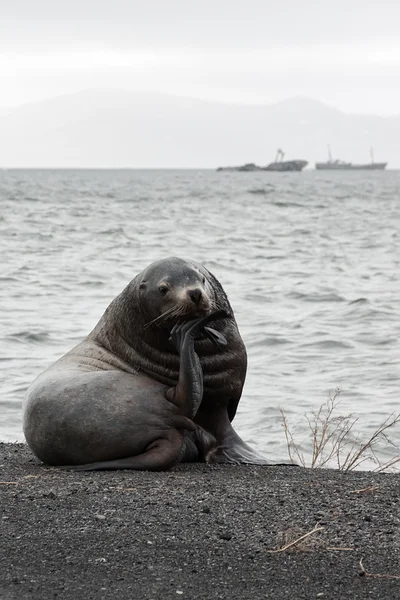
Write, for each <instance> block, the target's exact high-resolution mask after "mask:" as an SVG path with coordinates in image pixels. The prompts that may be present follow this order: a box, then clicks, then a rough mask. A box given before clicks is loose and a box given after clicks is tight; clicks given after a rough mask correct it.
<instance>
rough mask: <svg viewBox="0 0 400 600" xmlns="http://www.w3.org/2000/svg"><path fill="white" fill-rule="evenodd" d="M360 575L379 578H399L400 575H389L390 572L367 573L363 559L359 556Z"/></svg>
mask: <svg viewBox="0 0 400 600" xmlns="http://www.w3.org/2000/svg"><path fill="white" fill-rule="evenodd" d="M360 569H361V572H360V575H361V576H362V577H379V578H381V579H400V575H391V574H390V573H369V572H368V571H367V570H366V569H365V567H364V565H363V559H362V558H360Z"/></svg>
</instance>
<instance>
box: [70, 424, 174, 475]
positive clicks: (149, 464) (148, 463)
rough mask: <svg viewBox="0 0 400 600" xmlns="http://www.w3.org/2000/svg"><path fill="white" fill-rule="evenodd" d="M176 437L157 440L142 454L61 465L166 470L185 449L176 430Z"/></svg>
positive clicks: (74, 468)
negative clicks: (81, 463) (84, 463)
mask: <svg viewBox="0 0 400 600" xmlns="http://www.w3.org/2000/svg"><path fill="white" fill-rule="evenodd" d="M172 437H173V438H174V439H171V437H170V438H168V439H164V438H162V439H159V440H155V441H154V442H153V443H152V444H150V446H149V447H148V448H147V449H146V450H145V452H143V453H142V454H138V455H137V456H129V457H128V458H117V459H115V460H105V461H101V462H93V463H88V464H86V465H68V466H61V467H59V468H60V469H66V470H68V471H119V470H122V469H131V470H135V471H166V470H167V469H170V468H171V467H173V466H174V465H176V464H177V463H178V462H179V461H180V457H181V454H182V450H183V436H182V435H180V434H178V432H177V431H176V432H175V435H174V436H172Z"/></svg>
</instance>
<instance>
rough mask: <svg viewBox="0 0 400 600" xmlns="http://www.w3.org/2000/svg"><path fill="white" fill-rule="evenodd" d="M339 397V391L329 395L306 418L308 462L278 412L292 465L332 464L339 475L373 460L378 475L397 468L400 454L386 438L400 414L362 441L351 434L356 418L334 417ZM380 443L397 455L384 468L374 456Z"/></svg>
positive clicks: (346, 416) (390, 418)
mask: <svg viewBox="0 0 400 600" xmlns="http://www.w3.org/2000/svg"><path fill="white" fill-rule="evenodd" d="M339 394H340V390H339V389H336V390H335V393H334V395H333V396H332V395H330V396H329V399H328V400H327V401H326V402H324V403H323V404H322V405H321V406H320V407H319V409H318V410H317V411H313V412H312V415H311V417H310V416H308V415H305V418H306V420H307V423H308V428H309V430H310V432H311V440H312V453H311V458H310V459H309V460H306V458H305V456H304V454H303V452H302V450H301V447H300V445H299V444H298V443H296V442H295V440H294V438H293V434H292V432H291V430H290V427H289V423H288V419H287V417H286V415H285V413H284V411H283V410H282V409H280V412H281V416H282V426H283V429H284V433H285V438H286V444H287V448H288V454H289V458H290V460H291V462H292V463H295V462H298V463H300V464H301V465H302V466H303V467H311V468H313V469H314V468H323V467H326V466H328V465H331V464H332V462H335V463H336V465H337V468H338V469H339V470H341V471H352V470H354V469H357V468H358V467H360V466H361V465H362V463H363V462H364V461H366V460H372V461H373V462H375V464H378V467H377V468H376V469H375V471H378V472H381V471H385V470H387V469H389V468H393V467H394V466H395V465H397V464H399V466H400V450H399V449H398V448H397V447H396V446H395V445H394V444H393V443H392V442H391V440H390V439H389V437H388V435H387V431H388V429H390V428H393V427H394V426H395V425H398V424H399V423H400V414H397V415H396V414H394V413H392V414H391V415H389V416H388V417H387V418H386V419H385V420H384V421H383V423H382V424H381V425H380V426H379V427H378V428H377V429H376V430H375V431H374V432H373V434H372V435H371V436H370V438H369V439H367V440H366V441H363V440H361V439H360V435H359V434H356V435H355V434H354V432H353V430H354V427H355V425H356V423H357V422H358V417H354V415H352V414H348V415H340V414H336V411H337V408H338V405H339V404H340V400H339V399H338V397H339ZM382 441H384V442H385V443H386V444H387V445H392V446H393V447H394V448H396V451H397V452H398V453H399V454H397V455H396V456H394V457H392V458H391V459H390V460H388V461H387V462H386V463H384V464H382V463H381V462H380V461H379V459H378V457H377V455H376V452H375V447H376V445H377V444H378V443H379V442H382Z"/></svg>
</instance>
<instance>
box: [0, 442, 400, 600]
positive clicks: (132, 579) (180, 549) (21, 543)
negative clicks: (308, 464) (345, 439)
mask: <svg viewBox="0 0 400 600" xmlns="http://www.w3.org/2000/svg"><path fill="white" fill-rule="evenodd" d="M399 497H400V476H399V475H398V474H377V473H371V472H353V473H348V474H346V473H341V472H339V471H333V470H309V469H302V468H291V467H250V466H209V465H205V464H194V465H180V466H178V467H176V468H174V469H173V470H171V471H168V472H163V473H150V472H137V471H117V472H97V473H96V472H89V473H74V472H70V471H60V470H57V469H53V468H48V467H45V466H44V465H42V464H40V463H39V461H38V460H36V459H35V458H34V457H33V455H32V454H31V452H30V451H29V449H28V448H27V446H25V445H23V444H0V528H1V529H0V598H1V600H16V599H18V600H24V599H28V598H29V599H36V598H37V599H46V600H47V599H49V598H60V599H66V600H68V599H70V598H71V599H74V600H80V599H81V598H82V599H85V600H91V599H93V600H94V599H96V600H98V599H108V598H112V599H113V600H125V599H129V600H131V599H135V600H142V599H143V600H158V599H163V600H164V599H165V600H169V599H172V598H174V599H176V598H183V599H185V598H190V599H196V600H197V599H198V600H202V599H207V600H209V599H213V598H223V599H229V600H231V599H235V598H238V599H239V598H240V599H252V600H253V599H259V598H260V599H264V598H269V599H274V600H275V599H280V598H291V599H293V600H300V599H303V598H304V599H307V600H309V599H311V598H321V599H322V600H331V599H335V600H336V599H339V600H341V599H344V598H351V599H352V600H354V599H359V598H360V599H361V598H362V599H364V598H371V599H372V598H373V599H374V600H377V599H384V600H388V599H392V598H393V599H398V598H400V500H399ZM314 528H317V529H318V530H316V531H314V532H313V533H310V532H312V531H313V529H314ZM307 533H310V535H308V536H307V537H304V538H303V539H302V540H301V541H300V542H298V543H295V544H294V545H292V546H290V547H288V548H287V549H286V550H282V551H278V552H277V551H276V550H278V549H281V548H282V547H283V546H284V545H285V544H289V543H290V542H292V541H294V540H296V539H298V538H300V537H301V536H304V535H305V534H307ZM360 559H362V561H363V566H364V568H365V570H366V574H365V572H364V574H362V568H361V567H360Z"/></svg>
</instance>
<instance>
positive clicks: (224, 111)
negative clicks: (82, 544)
mask: <svg viewBox="0 0 400 600" xmlns="http://www.w3.org/2000/svg"><path fill="white" fill-rule="evenodd" d="M328 144H330V146H331V148H332V153H333V155H334V158H340V159H342V160H350V161H353V162H368V161H369V148H370V147H371V146H372V147H373V148H374V151H375V160H376V161H387V162H389V168H400V115H395V116H390V117H379V116H373V115H356V114H346V113H344V112H342V111H340V110H337V109H335V108H332V107H330V106H327V105H325V104H323V103H321V102H319V101H315V100H312V99H308V98H303V97H296V98H290V99H288V100H284V101H281V102H278V103H275V104H270V105H265V106H251V105H243V104H233V103H232V104H227V103H219V102H214V101H206V100H198V99H193V98H187V97H178V96H173V95H168V94H164V93H158V92H138V91H128V90H106V89H97V90H96V89H91V90H86V91H82V92H77V93H74V94H69V95H64V96H59V97H56V98H51V99H47V100H43V101H40V102H35V103H30V104H25V105H22V106H19V107H14V108H10V109H8V110H5V109H3V110H2V111H1V113H0V167H3V168H7V167H8V168H11V167H21V168H22V167H32V168H40V167H43V168H45V167H64V168H66V167H71V168H74V167H81V168H83V167H86V168H216V167H218V166H222V165H224V166H226V165H238V164H243V163H246V162H255V163H257V164H260V165H265V164H267V163H269V162H272V161H273V160H274V158H275V153H276V150H277V148H278V147H279V148H282V149H283V150H284V151H285V159H288V160H289V159H295V158H297V159H305V160H307V161H309V166H311V167H314V162H315V161H321V160H326V158H327V145H328Z"/></svg>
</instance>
